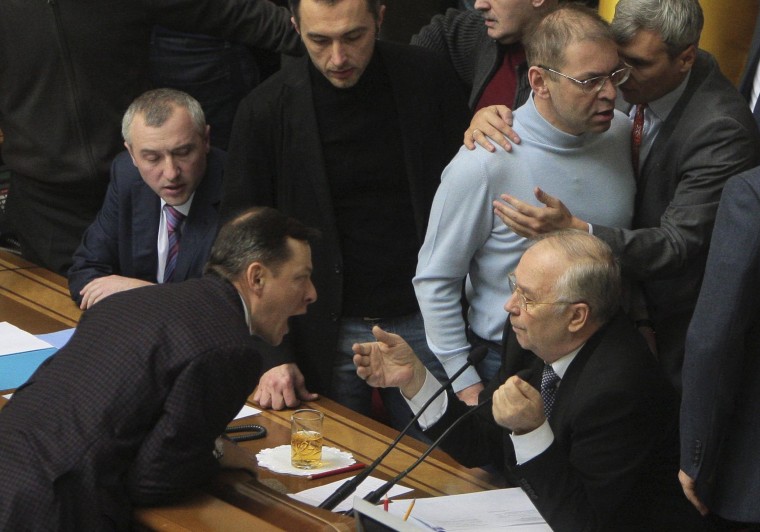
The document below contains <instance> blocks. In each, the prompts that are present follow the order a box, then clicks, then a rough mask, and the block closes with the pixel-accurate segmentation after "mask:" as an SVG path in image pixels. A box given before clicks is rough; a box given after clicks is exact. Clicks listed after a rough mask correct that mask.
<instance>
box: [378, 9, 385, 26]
mask: <svg viewBox="0 0 760 532" xmlns="http://www.w3.org/2000/svg"><path fill="white" fill-rule="evenodd" d="M384 19H385V4H380V9H378V10H377V32H378V33H380V27H381V26H382V25H383V20H384Z"/></svg>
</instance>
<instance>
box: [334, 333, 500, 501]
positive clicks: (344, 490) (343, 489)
mask: <svg viewBox="0 0 760 532" xmlns="http://www.w3.org/2000/svg"><path fill="white" fill-rule="evenodd" d="M487 354H488V348H487V347H485V346H482V345H479V346H477V347H475V348H474V349H473V350H472V351H470V354H469V355H468V356H467V363H466V364H465V365H464V366H462V367H461V368H459V370H458V371H457V372H456V373H454V375H453V376H452V377H451V378H450V379H448V380H446V381H445V382H444V383H443V384H441V387H440V388H439V389H438V390H437V391H436V392H435V393H434V394H433V395H432V397H430V399H428V400H427V402H425V404H424V405H422V408H421V409H420V411H419V412H417V414H415V416H414V417H413V418H412V419H411V420H410V421H409V423H408V424H407V425H406V427H404V428H403V429H402V430H401V432H399V433H398V436H396V439H395V440H393V441H392V442H391V444H390V445H389V446H388V447H387V448H386V449H385V451H383V453H382V454H381V455H380V456H378V457H377V458H376V459H375V460H374V461H373V462H372V463H371V464H370V465H369V466H368V467H367V468H366V469H364V470H363V471H362V472H361V473H359V474H358V475H356V476H355V477H354V478H352V479H349V480H347V481H346V482H344V483H343V484H342V485H341V486H340V487H339V488H338V489H337V490H335V491H334V492H333V494H332V495H330V496H329V497H328V498H327V499H325V500H324V501H322V504H320V505H319V508H322V509H323V510H332V509H333V508H335V507H336V506H337V505H339V504H340V503H341V502H343V500H345V499H346V497H348V496H349V495H351V494H352V493H353V492H354V491H356V488H357V486H359V484H361V483H362V482H364V480H365V479H366V478H367V477H368V476H370V474H371V473H372V472H373V471H374V470H375V469H376V468H377V466H378V465H380V462H382V460H383V459H384V458H385V457H386V456H388V453H390V452H391V451H392V450H393V449H395V448H396V445H398V442H399V441H401V438H402V437H403V436H404V435H405V434H406V433H407V432H409V429H410V428H412V425H414V424H415V423H416V422H417V420H418V419H419V418H420V416H421V415H422V413H423V412H425V410H426V409H427V407H429V406H430V404H431V403H432V402H433V401H434V400H435V398H436V397H438V396H439V395H441V394H442V393H443V391H444V390H445V389H446V388H448V387H449V386H451V383H452V382H454V381H455V380H456V379H457V378H459V376H460V375H461V374H462V373H464V371H465V370H466V369H467V368H469V367H470V366H475V365H477V364H479V363H480V362H481V361H482V360H483V359H484V358H485V357H486V355H487Z"/></svg>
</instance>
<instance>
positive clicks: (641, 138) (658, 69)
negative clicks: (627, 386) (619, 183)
mask: <svg viewBox="0 0 760 532" xmlns="http://www.w3.org/2000/svg"><path fill="white" fill-rule="evenodd" d="M702 26H703V14H702V9H701V8H700V6H699V2H698V1H697V0H620V1H619V2H618V3H617V6H616V10H615V17H614V19H613V21H612V32H613V34H614V36H615V40H616V41H617V43H618V49H619V52H620V57H621V58H622V59H623V60H624V61H625V62H626V63H627V64H629V65H631V67H632V70H631V75H630V77H629V78H628V80H626V82H625V83H623V84H622V85H621V86H620V91H621V93H622V96H623V98H624V99H625V102H622V101H621V102H619V103H620V104H621V108H626V109H630V110H629V117H630V120H629V121H628V123H629V126H628V127H631V126H633V128H632V133H631V134H632V137H638V142H633V143H632V150H631V152H625V153H623V152H621V153H620V157H621V158H622V157H626V158H627V157H631V159H632V162H633V164H635V165H637V167H638V175H637V196H636V210H635V217H634V220H633V227H632V228H631V229H629V228H626V227H623V226H615V225H610V224H606V223H600V222H594V221H593V220H592V219H590V218H588V217H586V216H584V215H583V214H581V213H580V212H578V211H577V210H576V209H575V208H573V207H571V206H570V204H569V203H568V201H567V200H568V199H572V198H569V197H567V196H564V195H561V194H552V193H551V192H549V191H537V192H536V195H535V197H536V198H537V199H538V200H539V202H540V203H539V204H538V205H537V204H535V201H534V200H533V198H534V195H533V194H532V193H531V194H527V195H525V194H522V195H518V194H513V193H512V192H510V191H507V190H505V192H507V194H505V195H504V196H503V198H502V199H504V201H505V202H506V203H503V204H502V203H497V204H496V208H497V210H498V214H499V215H500V216H501V217H502V219H503V220H504V222H505V223H506V224H507V225H508V226H509V227H511V229H512V230H513V231H515V232H517V233H518V234H521V235H524V236H533V235H536V234H540V233H544V232H549V231H553V230H556V229H560V228H566V227H573V228H576V229H581V230H587V231H592V232H593V234H594V235H596V236H598V237H599V238H601V239H602V240H604V241H605V242H607V243H608V244H609V245H610V246H611V247H612V249H613V251H614V252H615V254H616V255H617V256H618V257H619V258H620V261H621V265H622V268H623V273H624V274H625V275H626V276H628V277H629V278H631V279H634V280H635V281H639V282H640V283H641V286H642V288H643V292H644V295H645V298H646V302H647V310H648V315H649V318H650V319H649V320H645V321H642V322H641V323H640V326H641V327H640V328H641V330H642V332H644V333H645V334H648V335H649V337H650V339H651V341H652V345H654V346H656V351H657V354H658V356H659V359H660V363H661V365H662V366H663V368H664V369H665V371H666V373H667V374H668V377H669V378H670V380H671V382H672V383H673V385H674V386H675V387H676V388H678V389H680V388H681V365H682V362H683V356H684V342H685V338H686V330H687V327H688V325H689V321H690V319H691V316H692V313H693V311H694V308H695V306H696V302H697V297H698V295H699V289H700V286H701V283H702V277H703V276H704V271H705V264H706V260H707V251H708V248H709V245H710V237H711V234H712V228H713V224H714V222H715V215H716V211H717V208H718V201H719V200H720V196H721V192H722V190H723V185H724V184H725V182H726V180H727V179H728V178H729V177H731V176H733V175H736V174H738V173H740V172H742V171H745V170H748V169H750V168H753V167H754V166H756V165H757V164H760V134H758V130H757V126H756V124H755V123H754V120H753V118H752V114H751V112H750V110H749V108H748V106H747V103H746V101H745V100H743V99H742V97H741V95H740V93H739V92H738V91H737V90H736V88H735V87H734V86H733V85H732V84H731V82H730V81H729V80H727V79H726V78H725V77H724V76H723V74H721V72H720V69H719V68H718V65H717V63H716V61H715V59H714V58H713V57H712V56H710V55H709V54H708V53H706V52H704V51H701V50H699V49H698V48H697V46H698V42H699V38H700V34H701V31H702ZM501 111H502V116H504V110H503V109H502V110H501ZM485 117H489V118H490V120H489V121H485V120H481V119H480V118H479V117H477V123H476V119H473V126H472V127H473V128H475V129H470V130H468V131H469V133H472V132H473V131H475V135H474V136H475V138H476V140H478V141H483V140H484V135H488V136H491V137H492V138H497V137H498V138H499V139H500V140H499V142H501V141H502V139H504V137H503V135H501V134H499V133H498V132H497V131H496V129H495V128H492V127H491V126H490V125H489V123H493V125H494V126H497V127H499V128H503V127H504V125H505V124H504V123H503V122H501V121H500V120H498V118H497V117H496V114H495V113H494V112H493V109H492V110H491V111H490V113H485V114H484V116H483V118H485ZM484 122H486V123H484ZM500 122H501V123H500ZM466 137H467V135H466ZM527 198H531V201H530V202H528V201H526V199H527ZM653 331H656V333H657V334H656V337H655V336H654V334H653Z"/></svg>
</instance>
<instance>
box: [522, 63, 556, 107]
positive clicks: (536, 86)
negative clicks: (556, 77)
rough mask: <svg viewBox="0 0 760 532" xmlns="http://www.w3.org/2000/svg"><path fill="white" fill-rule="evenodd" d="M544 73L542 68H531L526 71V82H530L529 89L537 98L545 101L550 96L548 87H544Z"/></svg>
mask: <svg viewBox="0 0 760 532" xmlns="http://www.w3.org/2000/svg"><path fill="white" fill-rule="evenodd" d="M546 76H547V74H546V72H545V71H544V69H543V68H540V67H537V66H532V67H530V68H529V69H528V81H529V82H530V88H531V89H533V92H534V93H535V94H536V96H538V97H539V98H543V99H547V98H549V97H550V96H551V95H550V94H549V87H547V85H546Z"/></svg>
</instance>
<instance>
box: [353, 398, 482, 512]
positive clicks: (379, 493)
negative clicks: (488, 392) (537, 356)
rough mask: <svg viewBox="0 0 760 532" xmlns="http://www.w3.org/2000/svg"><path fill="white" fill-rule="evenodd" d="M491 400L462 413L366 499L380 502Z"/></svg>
mask: <svg viewBox="0 0 760 532" xmlns="http://www.w3.org/2000/svg"><path fill="white" fill-rule="evenodd" d="M490 402H491V398H490V397H489V398H488V399H486V400H485V401H483V402H482V403H479V404H478V405H477V406H474V407H473V408H471V409H470V410H468V411H467V412H466V413H464V414H462V415H461V416H460V417H459V418H458V419H457V420H456V421H454V422H453V423H452V424H451V425H450V426H449V428H447V429H446V430H445V431H444V432H443V434H441V435H440V436H439V437H438V439H436V440H435V441H434V442H433V443H432V444H430V447H428V448H427V450H426V451H425V452H424V453H422V455H420V457H419V458H418V459H417V460H415V461H414V462H413V463H412V465H410V466H409V467H407V468H406V469H404V470H403V471H402V472H401V473H399V474H398V475H396V477H394V478H392V479H391V480H389V481H388V482H386V483H385V484H383V485H382V486H380V487H379V488H377V489H376V490H375V491H373V492H371V493H369V494H368V495H367V496H366V497H364V500H365V501H367V502H369V503H371V504H377V503H378V502H380V499H381V498H382V497H383V495H385V494H386V493H388V491H389V490H390V489H391V488H392V487H393V486H395V485H396V484H397V483H398V482H399V481H400V480H401V479H402V478H404V477H405V476H407V475H408V474H409V473H411V472H412V470H414V469H415V468H416V467H417V466H418V465H420V464H421V463H422V461H423V460H424V459H425V458H427V456H428V455H429V454H430V453H432V452H433V449H435V448H437V447H438V445H439V444H440V443H441V441H443V439H444V438H445V437H446V436H448V435H449V433H450V432H451V431H452V430H453V429H454V428H455V427H456V426H457V425H459V423H460V422H462V421H464V420H465V419H467V418H468V417H470V416H471V415H472V414H474V413H475V412H476V411H477V410H480V409H481V408H482V407H483V406H484V405H487V404H488V403H490Z"/></svg>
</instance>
